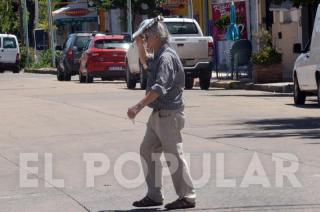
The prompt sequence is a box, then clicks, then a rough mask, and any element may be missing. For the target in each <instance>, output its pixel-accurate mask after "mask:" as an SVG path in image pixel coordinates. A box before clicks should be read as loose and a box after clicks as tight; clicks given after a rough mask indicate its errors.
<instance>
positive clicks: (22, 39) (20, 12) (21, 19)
mask: <svg viewBox="0 0 320 212" xmlns="http://www.w3.org/2000/svg"><path fill="white" fill-rule="evenodd" d="M22 1H23V0H19V1H18V8H19V22H20V27H19V28H20V36H21V42H22V43H23V44H25V43H26V42H25V40H24V39H25V37H24V30H23V8H22Z"/></svg>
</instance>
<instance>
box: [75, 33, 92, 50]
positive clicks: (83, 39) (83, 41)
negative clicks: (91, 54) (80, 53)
mask: <svg viewBox="0 0 320 212" xmlns="http://www.w3.org/2000/svg"><path fill="white" fill-rule="evenodd" d="M89 40H90V36H79V37H77V38H76V41H75V43H74V44H73V46H76V47H77V48H78V49H79V50H82V49H83V48H84V47H85V46H86V45H87V42H88V41H89Z"/></svg>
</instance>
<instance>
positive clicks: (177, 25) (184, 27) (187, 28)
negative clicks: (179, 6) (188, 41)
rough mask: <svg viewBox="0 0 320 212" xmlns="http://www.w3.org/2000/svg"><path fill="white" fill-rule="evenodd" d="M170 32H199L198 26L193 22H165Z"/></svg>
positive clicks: (174, 33) (175, 33)
mask: <svg viewBox="0 0 320 212" xmlns="http://www.w3.org/2000/svg"><path fill="white" fill-rule="evenodd" d="M165 24H166V25H167V28H168V30H169V32H170V34H173V35H177V34H198V29H197V26H196V25H195V24H194V23H193V22H165Z"/></svg>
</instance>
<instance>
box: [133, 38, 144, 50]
mask: <svg viewBox="0 0 320 212" xmlns="http://www.w3.org/2000/svg"><path fill="white" fill-rule="evenodd" d="M135 40H136V43H137V46H138V47H139V48H140V47H142V48H144V46H143V45H144V41H143V37H142V36H141V35H139V36H138V37H136V38H135Z"/></svg>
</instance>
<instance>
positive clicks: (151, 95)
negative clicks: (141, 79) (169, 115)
mask: <svg viewBox="0 0 320 212" xmlns="http://www.w3.org/2000/svg"><path fill="white" fill-rule="evenodd" d="M158 97H159V94H158V93H156V92H155V91H149V92H148V93H147V94H146V96H145V97H144V98H143V99H142V100H141V101H140V102H139V103H138V104H136V105H134V106H132V107H129V109H128V112H127V115H128V117H129V119H134V118H135V117H136V116H137V115H138V113H139V112H140V111H141V110H142V109H143V108H144V107H145V106H146V105H149V104H150V103H152V102H154V101H155V100H156V99H157V98H158Z"/></svg>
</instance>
